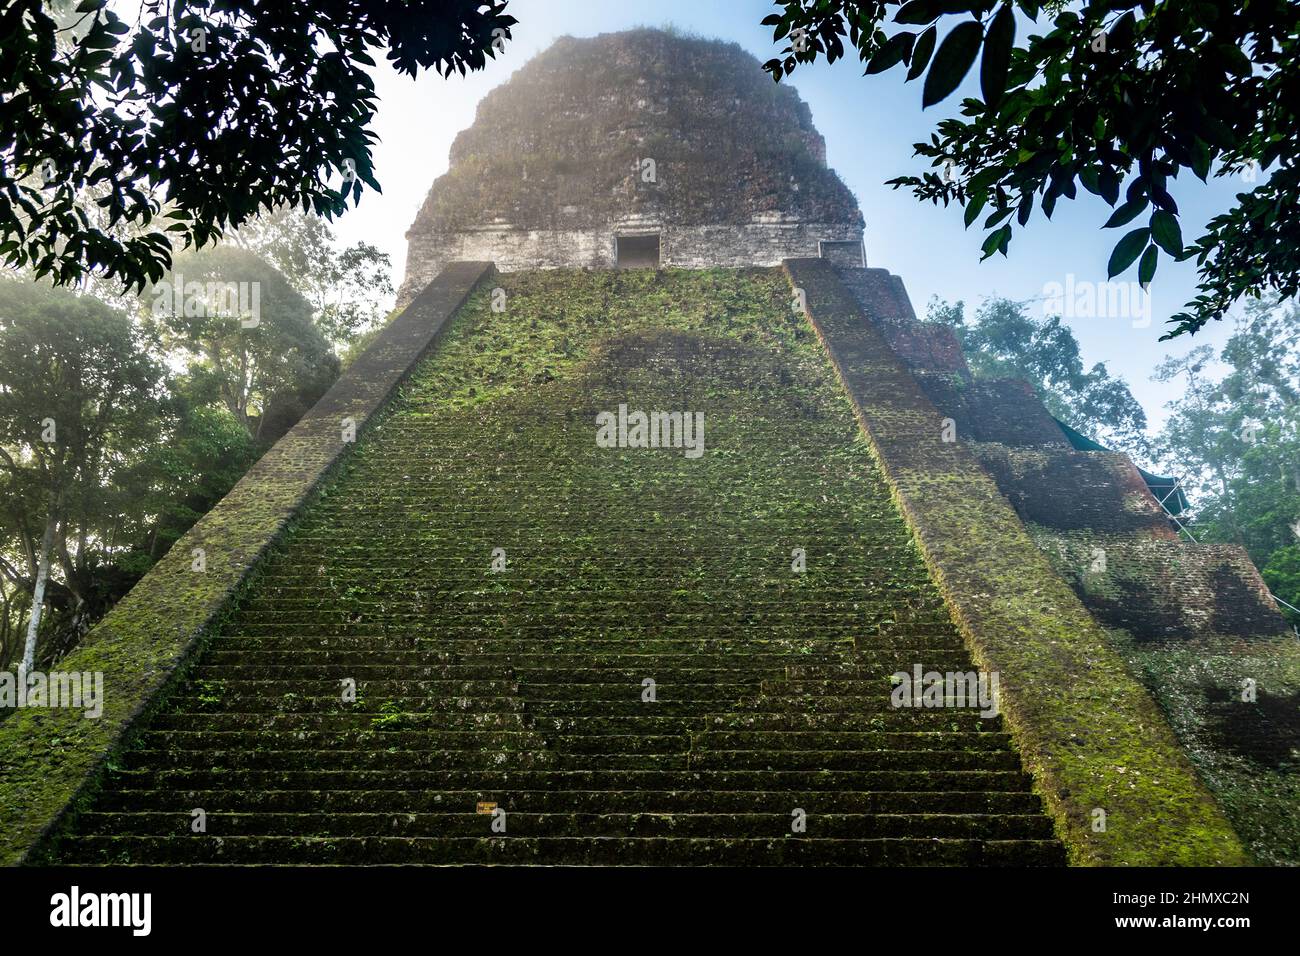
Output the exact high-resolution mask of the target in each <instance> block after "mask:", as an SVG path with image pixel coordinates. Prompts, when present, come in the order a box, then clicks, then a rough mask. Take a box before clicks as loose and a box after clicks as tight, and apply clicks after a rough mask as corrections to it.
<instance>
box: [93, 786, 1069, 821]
mask: <svg viewBox="0 0 1300 956" xmlns="http://www.w3.org/2000/svg"><path fill="white" fill-rule="evenodd" d="M480 801H490V802H494V803H498V804H499V805H500V806H502V807H505V808H506V809H507V810H508V811H512V812H521V813H525V812H526V813H594V814H604V813H699V812H700V808H701V807H707V808H709V812H711V813H770V812H781V811H785V810H786V809H787V807H789V808H793V807H801V808H803V809H804V810H806V811H807V812H808V813H857V814H878V813H883V814H964V813H973V814H985V815H992V816H1004V815H1012V816H1015V815H1023V814H1031V815H1032V814H1041V812H1042V803H1041V801H1040V799H1039V798H1038V796H1037V795H1036V794H1034V793H1031V792H1030V791H1028V790H1021V791H992V790H980V791H962V790H944V791H941V792H936V791H927V790H917V791H888V790H882V791H869V792H864V791H856V790H855V791H836V790H817V791H810V790H791V791H786V792H781V793H774V792H771V791H764V790H724V791H718V790H712V791H711V790H694V789H688V790H560V791H550V790H524V789H509V790H436V789H420V790H398V789H379V790H240V791H232V790H226V789H214V790H189V789H167V790H135V789H132V790H109V791H106V792H105V793H104V794H103V795H102V796H101V797H100V800H99V803H98V804H97V808H98V809H99V810H101V811H103V812H106V813H135V812H152V813H160V814H164V815H170V814H174V813H184V814H186V815H187V816H188V814H189V813H190V811H191V810H193V809H194V808H196V807H197V808H204V809H206V810H207V812H208V813H302V814H326V815H328V814H351V813H385V814H403V813H468V812H471V811H473V810H475V809H476V808H477V805H478V803H479V802H480ZM773 808H777V809H776V810H775V811H774V810H773ZM1044 819H1046V817H1044Z"/></svg>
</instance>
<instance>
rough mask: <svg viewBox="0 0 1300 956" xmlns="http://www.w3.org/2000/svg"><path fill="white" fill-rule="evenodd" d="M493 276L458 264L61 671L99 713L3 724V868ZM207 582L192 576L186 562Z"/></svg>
mask: <svg viewBox="0 0 1300 956" xmlns="http://www.w3.org/2000/svg"><path fill="white" fill-rule="evenodd" d="M490 269H491V266H490V265H489V264H487V263H453V264H452V265H451V266H449V267H448V268H447V269H446V270H444V272H443V273H442V275H440V276H439V277H438V279H437V280H435V281H434V282H433V283H431V284H430V286H429V287H428V289H427V290H426V291H425V292H424V293H422V294H421V295H420V296H419V297H418V298H417V299H416V300H415V301H414V302H413V303H412V304H411V306H410V307H409V308H408V309H407V310H406V311H405V312H404V313H403V314H402V315H401V316H399V317H398V318H397V319H396V320H395V321H394V322H393V323H392V324H390V325H389V326H388V327H387V328H386V329H385V330H384V332H383V333H382V334H381V335H380V336H379V337H378V338H377V339H376V341H375V343H374V345H372V347H371V348H370V349H369V350H368V351H367V353H366V354H365V355H364V356H362V357H361V358H359V359H358V360H357V361H356V362H355V363H354V364H353V365H352V367H351V368H350V369H349V371H348V373H347V374H346V375H344V376H343V377H342V378H340V379H339V381H338V382H337V383H336V384H335V385H334V387H333V388H331V389H330V391H329V392H328V393H327V394H326V395H325V396H324V397H323V398H322V399H321V401H320V402H319V403H317V405H316V407H315V408H313V409H312V410H311V412H309V413H308V414H307V415H306V416H304V418H303V419H302V420H301V421H300V422H299V423H298V425H297V426H295V427H294V429H293V430H292V431H290V432H289V434H287V435H286V436H285V437H284V438H283V439H281V440H280V441H279V442H278V443H277V444H276V446H275V447H274V448H273V449H272V450H271V451H269V452H268V453H267V454H266V455H265V456H263V458H262V459H261V461H259V462H258V463H257V464H256V465H255V466H254V467H253V468H252V469H251V470H250V471H249V472H248V474H247V475H245V476H244V478H243V479H241V480H240V482H239V483H238V484H237V485H236V486H235V487H234V489H232V490H231V492H230V494H228V495H227V496H226V497H225V498H224V499H222V501H221V502H220V503H219V504H218V505H217V506H216V507H215V508H213V509H212V511H210V512H209V513H208V514H207V515H205V516H204V517H203V518H202V519H201V520H200V521H199V522H198V523H197V524H195V526H194V527H193V528H192V529H191V530H190V531H189V533H187V534H186V535H185V536H184V537H183V538H181V539H180V540H179V541H178V542H177V543H176V544H175V546H173V548H172V549H171V551H170V552H168V554H167V555H166V556H165V557H164V558H163V559H162V560H161V561H159V562H158V564H157V565H155V566H154V568H153V569H152V570H151V571H150V572H149V573H148V574H147V575H146V576H145V577H144V578H143V579H142V580H141V581H140V583H139V584H137V585H136V586H135V587H134V588H133V589H132V590H131V592H130V593H129V594H128V595H127V596H126V597H125V598H123V599H122V601H120V602H119V603H118V604H117V606H116V607H114V608H113V610H112V611H110V612H109V613H108V614H107V615H106V616H105V617H104V619H103V621H101V622H100V623H99V625H98V626H96V627H95V628H94V629H93V630H92V631H91V632H90V634H88V635H87V637H86V640H85V642H84V644H83V645H82V646H81V647H80V648H78V649H77V650H75V651H73V652H72V653H71V654H69V655H68V656H67V657H66V658H65V659H64V660H62V661H60V662H59V669H60V670H64V671H102V672H103V673H104V711H103V715H102V716H101V717H100V718H99V719H97V720H88V719H86V718H85V717H83V716H82V714H81V712H80V711H67V710H54V709H48V710H47V709H30V710H21V711H18V712H17V713H15V714H13V715H12V716H11V717H10V718H9V719H7V720H5V721H3V722H2V723H0V864H13V863H16V862H19V861H20V860H21V859H22V858H23V856H24V854H26V852H27V850H28V849H29V847H31V845H32V844H33V843H34V842H35V841H36V840H37V838H38V837H39V836H40V834H41V833H43V832H44V831H45V830H46V829H47V828H48V827H49V826H50V825H51V824H52V823H53V822H54V821H55V819H56V818H57V817H58V816H59V814H60V813H61V812H62V811H63V809H64V808H65V807H67V806H68V805H69V803H70V802H71V801H72V799H73V797H74V795H75V794H76V793H77V792H78V791H79V790H80V789H81V788H82V787H83V786H84V785H86V784H87V783H88V782H89V781H91V780H92V779H93V778H94V775H95V773H96V771H97V769H98V768H99V767H100V765H101V764H102V762H103V761H104V760H105V759H106V758H107V756H108V754H109V753H110V752H111V751H112V750H113V748H114V747H115V746H117V745H118V744H119V743H120V742H121V740H122V737H123V734H124V732H125V731H126V729H127V727H128V726H129V725H130V724H131V722H132V721H133V720H134V719H135V718H136V717H137V716H138V715H139V714H140V713H141V711H142V710H143V709H144V708H145V707H146V706H147V705H148V704H149V702H150V701H151V700H153V699H154V698H155V697H156V695H157V694H158V692H159V690H160V689H161V688H162V687H163V686H164V685H165V684H166V683H167V681H168V680H169V678H170V676H171V675H172V674H173V672H174V671H175V670H176V668H177V667H178V666H179V665H181V664H182V663H183V662H184V661H186V660H187V659H188V658H189V657H190V655H191V654H192V653H193V652H194V650H195V649H196V648H197V646H198V642H199V641H200V639H201V638H202V637H203V635H204V634H205V633H206V632H207V631H208V630H209V629H210V628H211V627H212V625H213V624H214V623H215V622H216V621H217V620H218V618H219V616H220V615H221V613H222V612H223V610H225V609H226V607H227V606H228V604H229V602H230V599H231V598H232V597H233V596H234V595H235V594H236V593H237V592H238V591H239V589H240V588H241V586H242V585H243V583H244V582H245V580H246V578H247V576H248V575H249V573H250V572H251V571H252V570H253V569H254V568H255V567H256V566H257V565H258V563H259V562H260V561H261V559H262V558H263V557H264V556H265V554H266V553H267V552H268V550H269V549H270V548H271V547H272V546H273V544H274V543H275V541H276V540H277V539H278V538H279V536H280V535H281V534H282V533H283V532H284V530H285V528H286V527H287V526H288V524H289V522H290V520H291V519H292V518H293V517H294V515H295V514H296V513H297V512H298V510H299V509H300V508H301V506H302V504H303V503H304V502H305V501H306V500H307V499H308V498H309V497H310V496H311V495H312V493H313V492H314V491H315V489H316V488H317V486H318V485H319V483H320V482H321V480H322V479H323V478H324V476H325V475H326V474H327V473H328V472H329V471H330V469H331V468H332V467H333V465H334V464H335V462H336V461H337V460H338V458H339V457H340V455H341V454H342V453H343V452H344V451H345V450H349V449H350V445H345V444H344V443H343V441H342V434H343V432H342V424H341V423H342V422H343V420H344V419H345V418H351V419H353V421H354V422H355V423H356V427H357V431H358V433H361V432H362V431H363V429H364V426H365V424H366V422H367V421H368V420H369V418H370V417H371V415H373V414H374V413H375V411H376V410H377V409H379V408H380V407H381V406H382V405H383V404H384V402H385V401H387V399H388V397H389V396H390V395H391V394H392V393H393V391H394V390H395V389H396V388H397V386H398V385H399V384H400V382H401V381H402V380H403V379H404V378H405V376H406V375H407V373H408V372H409V371H410V369H411V368H412V366H413V365H414V364H415V363H416V362H417V361H418V360H419V359H420V357H421V356H423V355H424V353H425V351H426V350H427V349H428V348H429V346H430V344H431V343H432V342H433V340H434V338H435V336H436V335H437V333H438V331H439V330H440V329H441V326H442V324H443V322H444V321H445V320H446V319H447V318H448V317H449V316H450V315H451V314H452V313H454V312H455V311H456V309H457V308H459V307H460V305H461V304H462V303H463V302H464V301H465V298H466V296H467V295H468V294H469V292H470V290H471V289H472V288H473V287H474V285H475V283H477V282H478V281H479V280H480V279H481V278H482V277H483V276H484V275H486V274H487V273H488V271H489V270H490ZM194 548H203V549H204V550H205V552H206V564H207V570H206V571H205V572H203V573H197V572H195V571H192V570H191V562H192V560H193V559H192V550H193V549H194Z"/></svg>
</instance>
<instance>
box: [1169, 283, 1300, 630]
mask: <svg viewBox="0 0 1300 956" xmlns="http://www.w3.org/2000/svg"><path fill="white" fill-rule="evenodd" d="M1156 378H1157V379H1158V380H1159V381H1163V382H1170V381H1176V382H1178V383H1179V384H1180V385H1181V386H1182V394H1181V396H1180V397H1179V398H1178V399H1177V400H1176V401H1175V402H1172V403H1171V404H1170V406H1169V410H1170V415H1169V418H1168V420H1167V422H1166V424H1165V427H1164V428H1163V429H1162V431H1161V433H1160V435H1159V438H1158V443H1157V449H1158V452H1159V454H1160V457H1161V458H1162V460H1163V461H1164V462H1165V463H1166V467H1167V468H1168V469H1169V470H1170V471H1171V472H1172V473H1175V474H1179V475H1181V476H1182V477H1183V480H1184V481H1185V482H1186V483H1187V484H1188V486H1189V487H1190V489H1191V491H1192V492H1193V494H1192V502H1193V504H1194V505H1195V507H1196V511H1195V522H1196V523H1195V527H1194V533H1195V534H1196V536H1197V537H1198V538H1200V539H1202V540H1209V541H1230V542H1234V543H1237V544H1241V545H1243V546H1245V548H1246V550H1247V551H1249V552H1250V555H1251V557H1252V558H1253V559H1254V561H1255V563H1256V564H1257V565H1258V566H1259V567H1260V569H1261V571H1262V572H1263V574H1264V579H1265V580H1266V581H1267V582H1268V583H1269V586H1270V587H1271V588H1272V589H1273V590H1274V592H1275V593H1276V594H1277V595H1278V596H1279V597H1281V598H1283V599H1284V600H1286V601H1288V602H1290V603H1291V604H1294V605H1296V606H1298V607H1300V573H1298V572H1300V307H1297V306H1296V305H1295V304H1294V303H1291V304H1286V305H1283V304H1281V303H1280V302H1279V301H1278V300H1277V299H1276V298H1270V299H1265V300H1261V301H1258V302H1254V301H1252V302H1248V303H1247V304H1246V307H1245V308H1244V310H1243V311H1242V314H1241V315H1239V316H1237V317H1236V318H1235V319H1234V330H1233V334H1232V335H1231V337H1230V338H1229V339H1228V341H1227V342H1226V343H1225V345H1224V346H1223V348H1222V349H1220V350H1219V351H1218V352H1217V353H1216V352H1215V350H1214V349H1213V348H1211V347H1210V346H1208V345H1207V346H1200V347H1198V348H1195V349H1193V350H1191V351H1190V352H1189V353H1188V354H1187V355H1185V356H1181V357H1175V358H1170V359H1168V360H1166V361H1165V362H1164V363H1162V364H1161V365H1160V367H1159V368H1158V369H1157V370H1156Z"/></svg>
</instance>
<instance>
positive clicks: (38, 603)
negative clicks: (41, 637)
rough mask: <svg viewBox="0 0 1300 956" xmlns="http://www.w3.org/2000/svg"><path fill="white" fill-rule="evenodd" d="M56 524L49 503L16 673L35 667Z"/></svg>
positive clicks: (56, 516)
mask: <svg viewBox="0 0 1300 956" xmlns="http://www.w3.org/2000/svg"><path fill="white" fill-rule="evenodd" d="M57 524H58V509H57V508H56V507H54V502H53V500H51V502H50V515H49V517H48V518H47V519H46V520H45V533H44V534H43V535H41V553H40V558H39V564H38V565H37V568H36V586H35V587H34V588H33V589H32V611H31V616H30V617H29V618H28V619H27V641H26V643H25V644H23V661H22V664H21V665H19V668H18V672H19V673H20V674H26V673H28V672H29V671H31V670H32V668H33V667H35V666H36V632H37V630H38V629H39V628H40V626H41V609H42V607H43V606H44V604H45V582H46V581H48V580H49V577H50V551H51V550H53V547H54V528H55V525H57Z"/></svg>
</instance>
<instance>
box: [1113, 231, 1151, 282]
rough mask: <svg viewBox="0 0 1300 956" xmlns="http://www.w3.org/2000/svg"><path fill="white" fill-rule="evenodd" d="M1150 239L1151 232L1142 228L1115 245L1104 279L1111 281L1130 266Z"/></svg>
mask: <svg viewBox="0 0 1300 956" xmlns="http://www.w3.org/2000/svg"><path fill="white" fill-rule="evenodd" d="M1150 238H1151V230H1150V229H1148V228H1146V226H1143V227H1142V228H1141V229H1134V230H1133V231H1132V232H1130V233H1128V234H1127V235H1125V236H1124V238H1123V239H1121V240H1120V241H1119V242H1117V243H1115V251H1114V252H1112V253H1111V254H1110V262H1109V263H1108V264H1107V266H1106V278H1107V279H1113V278H1115V276H1117V275H1119V274H1120V273H1121V272H1123V271H1124V270H1125V269H1127V268H1128V267H1129V266H1131V265H1132V264H1133V260H1135V259H1136V258H1137V257H1138V256H1139V255H1141V253H1142V250H1143V249H1145V248H1146V244H1147V240H1148V239H1150Z"/></svg>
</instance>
